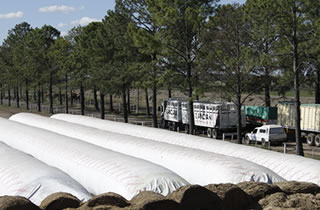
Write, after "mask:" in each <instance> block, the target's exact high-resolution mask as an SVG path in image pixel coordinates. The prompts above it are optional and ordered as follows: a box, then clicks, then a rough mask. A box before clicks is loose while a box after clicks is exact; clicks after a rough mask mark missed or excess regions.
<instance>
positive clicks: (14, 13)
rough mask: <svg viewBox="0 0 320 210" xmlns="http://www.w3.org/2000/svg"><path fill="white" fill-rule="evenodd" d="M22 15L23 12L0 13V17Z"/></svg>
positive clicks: (18, 16) (10, 17)
mask: <svg viewBox="0 0 320 210" xmlns="http://www.w3.org/2000/svg"><path fill="white" fill-rule="evenodd" d="M22 16H23V12H21V11H18V12H10V13H7V14H0V19H12V18H21V17H22Z"/></svg>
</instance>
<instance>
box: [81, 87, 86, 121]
mask: <svg viewBox="0 0 320 210" xmlns="http://www.w3.org/2000/svg"><path fill="white" fill-rule="evenodd" d="M84 100H85V99H84V88H83V85H82V82H81V83H80V106H81V115H84V108H85V101H84Z"/></svg>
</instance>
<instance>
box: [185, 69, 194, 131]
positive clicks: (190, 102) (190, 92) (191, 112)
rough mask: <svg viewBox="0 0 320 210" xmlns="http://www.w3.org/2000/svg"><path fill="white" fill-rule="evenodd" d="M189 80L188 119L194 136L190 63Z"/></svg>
mask: <svg viewBox="0 0 320 210" xmlns="http://www.w3.org/2000/svg"><path fill="white" fill-rule="evenodd" d="M187 70H188V71H187V80H188V97H189V113H188V118H189V134H191V135H193V134H194V130H195V129H194V128H195V127H194V113H193V98H192V96H193V86H192V81H191V79H192V78H191V77H192V75H191V64H190V63H188V65H187Z"/></svg>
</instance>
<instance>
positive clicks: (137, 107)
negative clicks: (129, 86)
mask: <svg viewBox="0 0 320 210" xmlns="http://www.w3.org/2000/svg"><path fill="white" fill-rule="evenodd" d="M139 108H140V89H139V88H137V104H136V113H139Z"/></svg>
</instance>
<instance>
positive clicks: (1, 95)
mask: <svg viewBox="0 0 320 210" xmlns="http://www.w3.org/2000/svg"><path fill="white" fill-rule="evenodd" d="M0 104H1V105H3V90H2V84H1V85H0Z"/></svg>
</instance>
